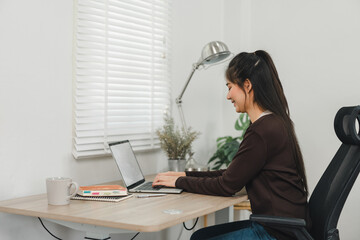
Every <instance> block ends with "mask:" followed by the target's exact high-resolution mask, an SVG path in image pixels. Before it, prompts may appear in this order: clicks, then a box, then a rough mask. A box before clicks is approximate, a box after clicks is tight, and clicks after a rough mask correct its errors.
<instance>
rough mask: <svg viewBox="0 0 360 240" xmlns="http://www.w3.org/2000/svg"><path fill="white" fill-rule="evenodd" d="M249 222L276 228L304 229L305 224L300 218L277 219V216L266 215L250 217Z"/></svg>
mask: <svg viewBox="0 0 360 240" xmlns="http://www.w3.org/2000/svg"><path fill="white" fill-rule="evenodd" d="M250 220H251V221H254V222H261V223H264V224H267V225H268V224H271V225H277V226H281V227H282V226H289V227H290V226H291V227H298V228H302V227H306V222H305V220H304V219H301V218H287V217H277V216H268V215H255V214H252V215H251V216H250Z"/></svg>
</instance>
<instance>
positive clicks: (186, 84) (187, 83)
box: [175, 63, 201, 132]
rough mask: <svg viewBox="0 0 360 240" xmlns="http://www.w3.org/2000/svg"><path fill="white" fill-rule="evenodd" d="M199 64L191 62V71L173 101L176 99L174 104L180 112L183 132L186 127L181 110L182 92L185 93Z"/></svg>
mask: <svg viewBox="0 0 360 240" xmlns="http://www.w3.org/2000/svg"><path fill="white" fill-rule="evenodd" d="M200 65H201V64H199V63H194V64H193V67H192V71H191V73H190V75H189V77H188V79H187V81H186V82H185V85H184V87H183V89H182V91H181V93H180V95H179V96H178V97H177V98H176V100H175V101H176V105H177V106H178V109H179V114H180V118H181V123H182V126H183V128H184V131H185V132H187V127H186V122H185V116H184V112H183V110H182V97H183V95H184V93H185V90H186V88H187V86H188V85H189V82H190V80H191V78H192V76H193V75H194V73H195V71H196V69H198V68H199V66H200Z"/></svg>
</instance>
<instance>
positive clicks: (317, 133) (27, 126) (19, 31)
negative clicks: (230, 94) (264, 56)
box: [0, 0, 360, 240]
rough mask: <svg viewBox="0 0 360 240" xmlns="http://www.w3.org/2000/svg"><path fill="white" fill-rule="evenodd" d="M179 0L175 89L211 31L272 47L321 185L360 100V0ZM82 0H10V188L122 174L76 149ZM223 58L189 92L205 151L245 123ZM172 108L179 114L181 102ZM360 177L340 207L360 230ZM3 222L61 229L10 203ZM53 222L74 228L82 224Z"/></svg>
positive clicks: (40, 234)
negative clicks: (340, 119)
mask: <svg viewBox="0 0 360 240" xmlns="http://www.w3.org/2000/svg"><path fill="white" fill-rule="evenodd" d="M173 5H174V12H173V26H174V28H173V37H174V40H173V49H174V53H173V55H172V76H173V77H172V80H173V89H172V91H173V98H175V97H176V96H177V95H178V94H179V92H180V90H181V88H182V87H183V84H184V82H185V80H186V78H187V77H188V74H189V73H190V70H191V64H192V63H194V62H196V61H197V60H198V58H199V56H200V53H201V48H202V47H203V45H205V44H206V43H207V42H209V41H212V40H223V41H224V42H225V43H227V45H228V46H229V48H230V50H232V51H233V52H240V51H244V50H246V51H253V50H256V49H265V50H268V51H269V52H270V53H271V55H272V56H273V58H274V61H275V64H276V65H277V67H278V71H279V74H280V77H281V79H282V82H283V84H284V88H285V92H286V94H287V97H288V101H289V104H290V108H291V112H292V116H293V120H294V122H295V125H296V130H297V133H298V136H299V141H300V144H301V146H302V149H303V153H304V158H305V162H306V167H307V170H308V176H309V185H310V188H311V190H312V189H313V188H314V186H315V183H316V182H317V180H318V178H319V177H320V175H321V173H322V172H323V170H324V168H325V167H326V166H327V164H328V162H329V160H330V159H331V157H332V156H333V155H334V153H335V151H336V149H337V148H338V146H339V142H338V141H337V139H336V136H335V134H334V132H333V127H332V121H333V117H334V115H335V113H336V111H337V110H338V108H339V107H340V106H343V105H355V104H359V97H357V95H356V93H357V92H356V93H355V91H357V88H359V84H360V82H359V80H358V79H359V77H360V76H359V75H360V73H359V72H358V71H356V69H357V68H356V66H357V65H358V64H359V60H358V59H357V56H359V50H360V49H359V48H360V47H359V46H358V44H357V43H358V42H360V41H359V40H360V39H359V38H360V33H359V32H360V31H359V30H360V29H359V28H360V21H359V20H360V19H359V18H360V15H359V14H357V11H358V9H359V7H360V6H359V3H358V2H357V1H356V0H353V1H350V0H348V1H340V0H337V1H325V0H324V1H320V0H317V1H310V0H307V1H299V2H294V1H291V2H290V1H286V0H273V1H266V0H258V1H250V0H242V1H238V0H226V1H224V0H197V1H191V0H181V1H180V0H175V1H174V4H173ZM72 9H73V6H72V1H70V0H68V1H55V0H50V1H49V0H47V1H45V0H34V1H31V2H30V1H11V0H2V1H0V110H1V113H0V163H1V170H0V171H1V174H0V181H1V182H2V183H3V184H2V185H1V186H2V191H1V193H0V200H4V199H9V198H15V197H21V196H26V195H29V194H38V193H43V192H45V178H46V177H48V176H70V177H72V178H74V180H76V181H78V182H79V183H80V184H91V183H98V182H104V181H110V180H115V179H118V178H119V177H120V176H119V173H118V172H117V170H116V167H115V165H114V162H113V161H112V160H111V159H110V158H101V159H100V158H99V159H89V160H74V159H73V158H72V156H71V147H72V80H71V76H72V69H71V68H72V63H71V61H72V59H71V50H72ZM224 69H225V66H224V65H218V66H214V67H212V68H209V69H207V70H201V71H197V72H196V73H195V75H194V76H193V79H192V81H191V83H190V85H189V87H188V89H187V91H186V93H185V95H184V97H183V100H184V103H183V108H184V112H185V117H186V120H187V123H188V125H191V126H192V127H193V128H194V129H196V130H198V131H201V132H202V135H201V136H200V138H199V139H198V140H197V141H196V142H195V145H194V150H195V152H196V155H195V157H196V159H197V160H198V161H200V162H203V163H206V162H207V160H208V158H209V157H210V156H211V155H212V153H213V152H214V150H215V139H216V138H217V137H219V136H223V135H225V134H236V132H235V131H234V130H233V125H234V121H235V119H236V117H237V114H236V113H234V110H233V108H232V106H231V104H229V103H228V102H227V101H226V99H225V94H226V88H225V85H224V75H223V71H224ZM173 114H174V116H175V118H176V120H177V121H178V114H177V108H176V105H175V104H174V105H173ZM137 157H138V159H139V161H140V164H141V165H142V167H143V168H144V169H146V170H145V173H146V174H149V173H155V172H157V171H161V170H164V169H165V168H166V157H165V156H164V154H163V153H161V152H160V151H157V152H152V153H138V154H137ZM99 169H100V171H99ZM358 186H359V180H358V181H357V182H356V183H355V186H354V189H353V191H352V193H351V194H350V196H349V199H348V201H347V204H346V206H345V208H344V210H343V214H342V216H341V219H340V224H339V227H340V233H341V236H342V238H343V239H354V236H356V235H359V234H360V232H359V229H358V228H357V226H358V225H359V215H358V211H356V205H355V203H357V202H359V200H360V199H359V198H360V192H359V187H358ZM0 222H1V226H0V236H1V239H4V240H8V239H24V238H27V239H49V238H50V237H49V235H48V233H46V232H45V231H44V230H43V229H42V227H41V226H40V224H39V223H38V221H37V220H36V219H34V218H30V217H23V216H15V215H9V214H0ZM47 225H48V226H49V228H51V230H52V231H53V232H54V233H55V234H57V235H59V236H60V237H62V238H64V239H80V238H81V237H82V236H83V233H81V232H77V231H72V230H68V229H66V228H62V227H59V226H56V225H54V224H50V223H47ZM188 225H190V224H188ZM179 231H180V226H176V227H174V228H172V229H170V230H168V231H164V232H162V233H155V234H140V235H139V239H159V238H161V237H163V238H165V239H175V238H176V237H177V234H178V233H179ZM174 236H175V238H174ZM188 236H189V234H188V233H184V234H183V238H182V239H187V238H188ZM113 239H118V237H116V236H114V237H113Z"/></svg>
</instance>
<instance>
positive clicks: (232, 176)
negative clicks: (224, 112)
mask: <svg viewBox="0 0 360 240" xmlns="http://www.w3.org/2000/svg"><path fill="white" fill-rule="evenodd" d="M249 130H250V129H248V131H247V133H246V134H245V136H244V140H243V141H242V143H241V144H240V147H239V150H238V152H237V153H236V155H235V157H234V158H233V160H232V162H231V164H230V165H229V167H228V168H227V169H226V170H224V171H223V172H222V174H221V175H219V176H217V177H209V176H202V177H200V176H189V175H188V174H187V176H186V177H179V178H178V179H177V180H176V183H175V185H176V187H178V188H182V189H184V190H185V191H188V192H193V193H200V194H208V195H221V196H232V195H234V194H235V193H236V192H238V191H240V190H241V189H242V188H243V187H244V186H245V185H246V184H247V183H248V182H249V181H250V180H251V179H253V178H254V177H255V176H256V175H257V174H258V173H259V172H260V171H261V169H262V168H263V166H264V165H265V162H266V155H267V147H266V144H265V143H264V141H263V139H262V138H261V137H260V136H259V135H258V134H257V133H256V132H253V131H251V130H250V131H249Z"/></svg>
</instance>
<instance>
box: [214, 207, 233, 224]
mask: <svg viewBox="0 0 360 240" xmlns="http://www.w3.org/2000/svg"><path fill="white" fill-rule="evenodd" d="M233 221H234V206H230V207H228V208H224V209H222V210H219V211H216V212H215V224H222V223H228V222H233Z"/></svg>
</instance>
